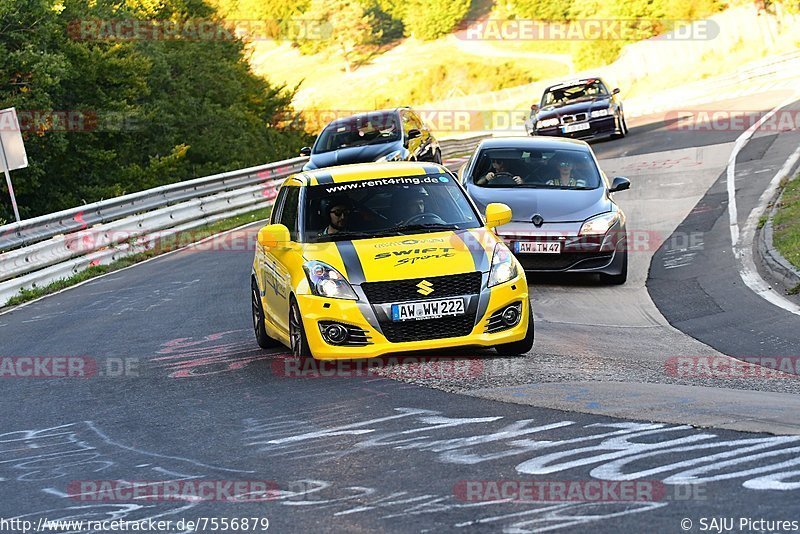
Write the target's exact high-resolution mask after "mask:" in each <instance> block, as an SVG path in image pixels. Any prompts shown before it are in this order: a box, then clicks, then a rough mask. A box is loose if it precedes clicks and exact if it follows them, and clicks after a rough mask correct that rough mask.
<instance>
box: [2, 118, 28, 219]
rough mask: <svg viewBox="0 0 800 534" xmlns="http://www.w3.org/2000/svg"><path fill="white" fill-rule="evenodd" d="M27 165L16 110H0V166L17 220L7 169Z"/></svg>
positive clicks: (17, 213)
mask: <svg viewBox="0 0 800 534" xmlns="http://www.w3.org/2000/svg"><path fill="white" fill-rule="evenodd" d="M27 166H28V155H27V154H26V153H25V143H24V142H23V140H22V132H21V131H20V128H19V121H18V120H17V111H16V110H15V109H14V108H8V109H2V110H0V167H2V168H3V173H5V175H6V184H8V192H9V194H10V195H11V205H12V206H13V207H14V217H16V218H17V222H19V209H17V199H16V197H15V196H14V187H13V186H12V185H11V175H10V174H9V171H14V170H17V169H24V168H25V167H27Z"/></svg>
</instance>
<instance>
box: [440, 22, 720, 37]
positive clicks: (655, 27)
mask: <svg viewBox="0 0 800 534" xmlns="http://www.w3.org/2000/svg"><path fill="white" fill-rule="evenodd" d="M465 26H468V27H467V29H465V30H461V31H458V32H456V34H455V35H456V37H457V38H459V39H462V40H465V41H635V40H639V39H642V38H645V37H650V36H653V35H655V36H657V37H655V38H656V39H663V40H665V41H708V40H711V39H714V38H716V37H717V36H718V35H719V31H720V28H719V24H717V23H716V22H715V21H713V20H696V21H690V20H672V19H648V18H631V19H575V20H567V21H559V20H539V19H515V20H503V19H487V20H473V21H466V23H465Z"/></svg>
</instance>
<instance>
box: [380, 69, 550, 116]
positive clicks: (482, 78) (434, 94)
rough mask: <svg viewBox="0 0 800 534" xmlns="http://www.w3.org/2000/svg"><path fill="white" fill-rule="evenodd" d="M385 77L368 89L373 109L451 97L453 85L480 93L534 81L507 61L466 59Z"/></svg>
mask: <svg viewBox="0 0 800 534" xmlns="http://www.w3.org/2000/svg"><path fill="white" fill-rule="evenodd" d="M389 76H390V78H389V79H388V80H386V82H387V83H386V84H385V85H384V86H382V88H380V89H379V88H374V90H372V95H371V96H372V100H371V101H370V104H373V105H374V106H375V107H376V108H380V107H391V106H401V105H406V104H407V103H408V102H432V101H436V100H441V99H444V98H448V97H450V96H452V95H451V94H450V92H451V91H452V89H453V87H468V88H469V89H470V90H471V91H474V92H476V93H480V92H485V91H497V90H499V89H505V88H507V87H516V86H519V85H524V84H527V83H531V82H533V81H535V80H534V79H533V77H532V76H530V75H529V74H528V73H526V72H525V71H523V70H521V69H520V68H519V67H517V66H516V65H514V64H513V63H511V62H505V63H497V64H494V65H491V66H487V65H486V64H484V63H479V62H476V61H469V60H453V61H451V62H449V63H448V64H446V65H435V66H428V67H421V68H418V69H415V70H412V71H410V72H409V71H405V72H403V73H402V74H398V75H391V74H390V75H389Z"/></svg>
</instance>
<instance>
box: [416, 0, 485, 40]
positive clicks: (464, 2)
mask: <svg viewBox="0 0 800 534" xmlns="http://www.w3.org/2000/svg"><path fill="white" fill-rule="evenodd" d="M470 4H471V1H470V0H409V1H408V2H407V5H406V8H405V10H404V15H403V25H404V26H405V32H406V35H409V36H412V37H416V38H417V39H425V40H428V39H436V38H437V37H441V36H443V35H447V34H448V33H450V32H452V31H453V29H455V27H456V25H457V24H458V23H459V22H461V21H462V20H463V19H464V17H465V16H466V15H467V13H468V12H469V8H470Z"/></svg>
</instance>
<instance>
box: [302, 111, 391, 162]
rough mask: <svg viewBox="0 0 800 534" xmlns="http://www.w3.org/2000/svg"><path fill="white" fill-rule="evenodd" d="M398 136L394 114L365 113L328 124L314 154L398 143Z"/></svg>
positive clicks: (321, 134) (320, 135)
mask: <svg viewBox="0 0 800 534" xmlns="http://www.w3.org/2000/svg"><path fill="white" fill-rule="evenodd" d="M400 135H401V129H400V124H399V122H398V120H397V114H396V113H394V112H391V113H367V114H365V115H358V116H355V117H349V118H347V119H339V120H336V121H334V122H332V123H330V124H329V125H328V126H326V127H325V129H324V130H322V133H320V134H319V139H318V140H317V142H316V144H315V145H314V152H315V153H317V154H319V153H322V152H331V151H332V150H339V149H342V148H350V147H355V146H364V145H372V144H378V143H390V142H394V141H399V140H400Z"/></svg>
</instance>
